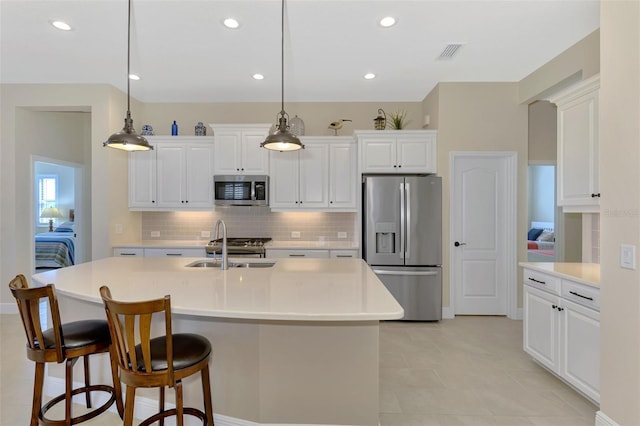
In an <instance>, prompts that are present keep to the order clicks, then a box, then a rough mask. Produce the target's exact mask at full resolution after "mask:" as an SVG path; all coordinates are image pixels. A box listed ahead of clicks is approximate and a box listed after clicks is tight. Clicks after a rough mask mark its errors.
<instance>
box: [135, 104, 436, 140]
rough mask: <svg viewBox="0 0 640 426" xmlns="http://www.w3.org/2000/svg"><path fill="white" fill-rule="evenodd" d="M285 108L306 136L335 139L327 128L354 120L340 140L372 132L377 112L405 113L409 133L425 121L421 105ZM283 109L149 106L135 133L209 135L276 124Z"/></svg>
mask: <svg viewBox="0 0 640 426" xmlns="http://www.w3.org/2000/svg"><path fill="white" fill-rule="evenodd" d="M284 107H285V110H286V112H287V113H288V114H289V116H290V118H293V117H294V116H295V115H298V117H300V118H301V119H302V120H303V121H304V124H305V135H306V136H333V134H334V131H333V130H331V129H328V128H327V127H328V126H329V123H331V122H333V121H337V120H339V119H349V120H353V121H352V122H345V123H344V127H343V128H342V129H341V130H339V131H338V135H340V136H348V135H351V134H352V133H353V131H354V130H373V119H374V118H376V117H377V116H378V108H382V109H383V110H384V111H385V112H386V113H387V114H390V113H392V112H395V111H397V110H405V111H406V112H407V118H408V119H409V123H408V125H407V129H421V128H422V124H423V121H424V118H423V114H422V104H421V103H420V102H344V103H335V102H309V103H285V106H284ZM280 108H281V105H280V103H200V104H193V103H188V104H180V103H149V104H145V106H144V110H143V113H142V114H141V115H140V116H139V117H138V118H136V130H138V131H140V130H141V129H142V125H143V124H150V125H151V126H153V130H154V132H155V134H156V135H170V134H171V123H173V120H176V122H177V123H178V127H179V134H180V135H184V136H193V135H194V128H195V125H196V123H197V122H198V121H202V122H203V123H204V124H205V125H206V126H207V135H210V134H212V133H211V128H210V127H209V124H210V123H275V122H276V119H277V114H278V113H279V112H280Z"/></svg>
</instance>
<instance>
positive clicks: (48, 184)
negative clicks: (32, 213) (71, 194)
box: [36, 175, 58, 224]
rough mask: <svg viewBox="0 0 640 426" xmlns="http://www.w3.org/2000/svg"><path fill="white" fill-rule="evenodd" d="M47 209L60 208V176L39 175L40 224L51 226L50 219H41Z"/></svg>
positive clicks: (37, 214) (38, 217)
mask: <svg viewBox="0 0 640 426" xmlns="http://www.w3.org/2000/svg"><path fill="white" fill-rule="evenodd" d="M47 207H56V208H57V207H58V176H57V175H38V209H37V210H38V211H37V212H36V218H37V221H38V223H41V224H49V219H46V218H41V217H40V214H41V213H42V211H43V210H44V209H46V208H47Z"/></svg>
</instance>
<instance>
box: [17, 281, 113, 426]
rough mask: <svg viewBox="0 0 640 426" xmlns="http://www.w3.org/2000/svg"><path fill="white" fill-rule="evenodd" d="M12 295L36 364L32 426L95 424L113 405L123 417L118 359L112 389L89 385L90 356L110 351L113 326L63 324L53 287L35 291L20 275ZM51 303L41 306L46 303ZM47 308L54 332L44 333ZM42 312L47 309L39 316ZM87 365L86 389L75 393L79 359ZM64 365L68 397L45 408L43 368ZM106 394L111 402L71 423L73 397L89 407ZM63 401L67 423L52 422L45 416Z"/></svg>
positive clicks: (58, 398)
mask: <svg viewBox="0 0 640 426" xmlns="http://www.w3.org/2000/svg"><path fill="white" fill-rule="evenodd" d="M9 288H10V289H11V293H12V294H13V296H14V297H15V299H16V302H17V304H18V310H19V311H20V316H21V317H22V324H23V325H24V331H25V333H26V336H27V358H29V359H30V360H32V361H34V362H35V363H36V368H35V380H34V385H33V404H32V408H31V426H37V425H38V421H40V423H41V424H43V425H56V426H57V425H74V424H78V423H82V422H84V421H86V420H89V419H92V418H94V417H96V416H97V415H99V414H101V413H103V412H104V411H106V410H107V409H108V408H109V407H110V406H111V405H112V404H113V403H114V402H116V405H117V407H118V413H119V414H120V417H122V415H123V412H124V407H123V404H122V393H121V386H120V380H119V379H118V376H117V364H116V362H115V358H114V357H113V356H110V362H111V373H112V378H113V386H107V385H91V384H90V378H89V355H93V354H99V353H107V352H109V351H110V348H111V338H110V335H109V325H108V324H107V321H105V320H85V321H75V322H71V323H67V324H62V322H61V320H60V311H59V308H58V300H57V298H56V292H55V287H54V285H53V284H49V285H47V286H45V287H31V288H29V284H28V282H27V279H26V278H25V277H24V275H17V276H16V277H15V278H14V279H13V280H11V282H10V283H9ZM43 299H44V300H45V301H46V302H47V303H45V304H41V301H42V300H43ZM46 306H48V308H49V310H50V312H51V320H52V322H53V324H52V327H51V328H49V329H47V330H44V331H43V330H42V323H41V318H42V317H46V310H45V309H44V308H45V307H46ZM41 307H42V308H43V309H42V310H41ZM80 357H83V359H84V384H85V385H84V387H81V388H78V389H72V387H73V366H74V365H75V363H76V361H77V360H78V358H80ZM63 361H64V362H65V393H63V394H61V395H58V396H56V397H55V398H53V399H52V400H51V401H49V402H47V403H46V404H45V405H44V406H42V391H43V385H44V366H45V363H47V362H57V363H58V364H60V363H62V362H63ZM96 391H99V392H107V393H108V394H110V397H109V399H108V401H107V402H105V403H104V404H102V405H101V406H100V407H97V408H95V409H93V410H92V411H90V412H88V413H86V414H83V415H81V416H78V417H73V416H72V412H71V402H72V397H73V395H77V394H81V393H84V394H85V399H86V406H87V408H92V407H91V393H92V392H96ZM61 401H64V403H65V418H64V420H52V419H49V418H47V417H46V416H45V414H46V413H47V411H49V410H50V409H51V408H52V407H53V406H54V405H56V404H57V403H59V402H61Z"/></svg>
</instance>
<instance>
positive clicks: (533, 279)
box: [529, 277, 547, 285]
mask: <svg viewBox="0 0 640 426" xmlns="http://www.w3.org/2000/svg"><path fill="white" fill-rule="evenodd" d="M529 280H531V281H533V282H534V283H538V284H544V285H547V283H546V282H544V281H540V280H536V279H535V278H531V277H529Z"/></svg>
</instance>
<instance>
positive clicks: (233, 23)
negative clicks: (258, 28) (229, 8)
mask: <svg viewBox="0 0 640 426" xmlns="http://www.w3.org/2000/svg"><path fill="white" fill-rule="evenodd" d="M223 23H224V26H225V27H227V28H232V29H235V28H238V27H239V26H240V23H239V22H238V21H236V20H235V19H233V18H227V19H225V20H224V21H223Z"/></svg>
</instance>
